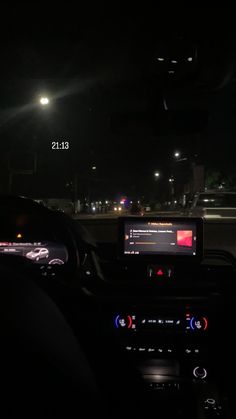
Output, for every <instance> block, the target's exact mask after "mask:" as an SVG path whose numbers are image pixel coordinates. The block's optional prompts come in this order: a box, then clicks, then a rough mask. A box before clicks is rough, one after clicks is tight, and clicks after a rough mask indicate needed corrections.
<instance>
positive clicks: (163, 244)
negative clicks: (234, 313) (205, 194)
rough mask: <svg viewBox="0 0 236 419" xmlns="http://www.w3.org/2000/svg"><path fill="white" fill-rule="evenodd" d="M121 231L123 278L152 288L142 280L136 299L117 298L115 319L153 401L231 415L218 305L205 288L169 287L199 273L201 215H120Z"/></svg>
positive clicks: (184, 413) (192, 412)
mask: <svg viewBox="0 0 236 419" xmlns="http://www.w3.org/2000/svg"><path fill="white" fill-rule="evenodd" d="M119 235H120V241H119V258H120V264H121V265H123V268H124V267H125V269H124V272H125V274H124V276H123V277H122V280H124V277H125V278H126V281H130V283H133V284H136V285H137V283H139V285H140V284H141V283H142V281H144V282H145V283H146V284H147V283H149V284H150V289H149V292H148V293H146V291H147V288H146V287H144V288H142V286H141V287H140V288H139V298H137V299H135V298H132V297H131V298H130V299H129V296H130V292H129V294H128V293H127V295H126V298H125V301H124V300H123V301H122V302H121V301H120V302H116V303H115V302H114V303H113V304H112V307H110V312H109V317H110V326H111V327H112V329H113V331H114V333H115V336H116V339H117V342H118V343H119V346H120V349H121V350H122V351H123V352H124V353H126V356H127V357H128V358H129V359H130V361H131V362H132V365H135V368H136V369H137V370H138V371H139V372H140V374H141V375H142V377H143V382H144V386H145V393H146V397H147V398H148V400H149V402H150V403H151V402H152V403H154V404H155V403H156V401H157V398H158V401H159V402H160V400H162V401H163V403H164V406H165V408H164V410H165V412H167V408H170V410H171V409H173V406H174V404H175V403H176V409H177V410H176V412H177V411H178V412H179V416H178V415H176V417H179V418H185V417H191V418H194V417H195V418H196V419H200V418H201V419H203V418H208V417H209V418H229V417H230V416H229V412H228V402H227V397H225V389H224V386H223V385H222V383H221V372H220V371H219V369H218V366H217V362H218V360H217V357H218V356H219V352H220V351H217V350H216V344H218V347H219V346H220V345H219V343H217V336H218V334H217V329H218V328H221V327H222V325H221V324H220V320H219V318H220V316H219V313H218V308H217V306H216V305H215V304H212V303H211V301H210V300H209V299H208V298H207V297H206V296H204V297H203V296H201V294H199V295H198V296H195V297H194V296H192V297H191V298H188V297H187V296H184V295H183V294H180V295H179V296H178V293H177V294H176V293H175V298H172V297H173V295H172V294H171V292H170V293H169V294H168V292H169V291H171V289H172V284H173V287H176V288H175V289H177V288H178V287H177V286H176V281H178V280H179V281H180V282H179V284H180V285H181V278H182V279H183V278H184V281H183V283H182V285H183V284H184V283H186V281H189V282H191V278H190V272H192V273H193V274H192V276H193V277H194V273H195V272H198V267H199V263H200V260H201V258H202V253H203V249H202V237H203V223H202V220H199V219H170V218H168V219H167V220H163V219H160V218H158V219H157V218H155V219H153V218H144V217H140V218H137V217H130V218H125V219H120V224H119ZM186 260H187V262H186ZM186 264H187V267H188V268H187V269H185V265H186ZM134 275H135V280H134ZM153 281H154V283H155V286H154V287H152V285H153ZM163 284H164V288H163ZM166 284H168V285H167V288H165V286H166ZM133 288H134V289H135V285H133ZM163 289H164V291H165V292H164V294H162V292H163ZM142 292H143V294H142ZM168 296H169V298H168ZM167 400H168V402H167ZM166 403H167V404H166ZM168 404H169V406H168ZM174 409H175V408H174ZM178 409H179V410H178ZM163 417H164V416H163ZM166 417H167V414H166Z"/></svg>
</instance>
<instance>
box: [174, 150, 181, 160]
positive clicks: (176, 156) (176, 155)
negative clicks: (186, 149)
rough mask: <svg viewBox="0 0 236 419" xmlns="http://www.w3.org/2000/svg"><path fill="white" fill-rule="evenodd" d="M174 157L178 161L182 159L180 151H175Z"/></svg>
mask: <svg viewBox="0 0 236 419" xmlns="http://www.w3.org/2000/svg"><path fill="white" fill-rule="evenodd" d="M174 157H175V158H176V159H178V158H179V157H180V152H179V151H175V153H174Z"/></svg>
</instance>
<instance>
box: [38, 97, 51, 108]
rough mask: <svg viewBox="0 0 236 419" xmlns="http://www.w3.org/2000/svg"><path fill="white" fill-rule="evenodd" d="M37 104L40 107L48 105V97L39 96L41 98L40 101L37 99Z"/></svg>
mask: <svg viewBox="0 0 236 419" xmlns="http://www.w3.org/2000/svg"><path fill="white" fill-rule="evenodd" d="M39 103H40V104H41V105H42V106H47V105H48V104H49V99H48V97H47V96H41V97H40V99H39Z"/></svg>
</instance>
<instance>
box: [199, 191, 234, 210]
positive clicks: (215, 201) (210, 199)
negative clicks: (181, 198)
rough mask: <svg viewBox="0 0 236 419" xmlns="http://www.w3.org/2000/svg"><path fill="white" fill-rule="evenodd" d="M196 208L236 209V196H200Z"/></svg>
mask: <svg viewBox="0 0 236 419" xmlns="http://www.w3.org/2000/svg"><path fill="white" fill-rule="evenodd" d="M196 206H197V207H210V208H217V207H227V208H236V194H235V195H234V194H220V193H219V194H209V195H207V194H200V195H199V197H198V199H197V202H196Z"/></svg>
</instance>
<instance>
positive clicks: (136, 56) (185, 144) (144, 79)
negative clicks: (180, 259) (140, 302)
mask: <svg viewBox="0 0 236 419" xmlns="http://www.w3.org/2000/svg"><path fill="white" fill-rule="evenodd" d="M27 7H28V6H27ZM68 9H69V8H68ZM5 16H6V22H5V25H2V26H1V28H0V32H1V37H0V48H1V52H2V63H1V70H0V71H1V78H0V139H1V141H0V192H1V193H2V194H10V195H20V196H26V197H30V198H33V199H34V200H36V201H38V202H39V203H41V204H42V205H45V206H47V207H49V208H51V209H52V210H54V211H58V210H59V211H63V212H65V213H68V214H70V215H71V216H72V217H74V218H86V217H87V218H96V217H100V218H109V217H110V218H112V217H117V216H119V215H121V214H123V215H126V214H141V215H144V214H145V213H150V214H163V213H164V214H165V213H168V214H169V213H171V214H172V215H173V214H175V213H176V214H179V213H182V212H183V211H184V210H185V208H187V206H188V203H189V202H192V200H193V197H194V196H195V194H196V193H199V192H204V191H207V190H209V189H214V190H217V191H219V193H222V192H223V191H224V190H227V191H228V190H230V191H233V190H235V189H236V173H235V155H234V153H233V152H232V150H233V144H234V142H235V137H236V124H235V113H236V100H235V97H236V79H235V68H236V67H235V51H236V49H235V41H236V37H235V28H234V27H233V26H230V25H228V30H227V31H225V32H224V31H223V30H222V31H220V30H219V18H221V15H220V14H219V16H218V18H216V19H211V20H210V22H209V20H208V19H207V18H205V19H203V17H201V24H200V25H199V20H198V19H196V22H195V21H193V20H192V17H191V20H189V19H183V21H180V20H178V19H177V18H176V19H175V18H174V16H173V18H170V16H167V15H166V14H163V12H162V11H160V10H159V12H158V15H157V14H156V13H155V14H153V13H152V11H151V10H150V9H148V8H147V10H145V8H142V9H138V7H137V8H136V9H135V10H133V9H132V10H130V11H129V10H128V9H127V10H126V13H124V11H123V10H122V8H120V9H119V8H118V9H117V10H116V12H115V13H114V12H112V13H111V14H109V18H106V17H105V15H104V13H103V11H102V8H100V7H94V9H93V10H92V11H91V10H89V8H87V10H86V7H85V8H84V10H81V12H80V13H79V14H78V13H77V11H75V10H74V11H73V10H71V9H70V10H66V9H65V8H63V9H60V8H59V6H58V15H57V16H58V17H57V18H55V11H53V12H52V13H51V12H49V11H48V13H47V17H45V15H44V14H43V15H42V16H41V15H40V13H38V12H37V16H35V11H33V10H31V11H30V10H29V9H27V10H23V8H22V7H13V6H12V7H11V9H10V11H8V13H7V14H6V15H5ZM157 16H159V17H158V18H157ZM191 16H192V15H191ZM222 25H223V24H221V25H220V27H222V28H223V26H222ZM206 199H208V198H207V197H206V196H204V197H203V199H202V198H201V197H200V200H199V202H198V205H201V206H205V204H206V203H207V205H208V206H222V205H223V206H225V207H232V206H235V197H234V195H232V196H231V195H225V196H223V195H219V196H218V195H217V194H216V195H215V196H214V197H213V198H212V196H209V200H208V201H207V202H206Z"/></svg>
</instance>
